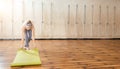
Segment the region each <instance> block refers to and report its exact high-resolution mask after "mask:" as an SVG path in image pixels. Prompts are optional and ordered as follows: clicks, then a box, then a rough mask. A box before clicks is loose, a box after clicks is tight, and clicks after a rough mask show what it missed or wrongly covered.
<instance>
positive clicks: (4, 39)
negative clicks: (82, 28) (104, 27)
mask: <svg viewBox="0 0 120 69" xmlns="http://www.w3.org/2000/svg"><path fill="white" fill-rule="evenodd" d="M0 40H20V39H0ZM35 40H120V38H36V39H35Z"/></svg>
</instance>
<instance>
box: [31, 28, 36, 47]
mask: <svg viewBox="0 0 120 69" xmlns="http://www.w3.org/2000/svg"><path fill="white" fill-rule="evenodd" d="M32 41H33V46H34V47H36V45H35V28H34V26H32Z"/></svg>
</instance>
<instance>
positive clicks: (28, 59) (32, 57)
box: [11, 48, 41, 66]
mask: <svg viewBox="0 0 120 69" xmlns="http://www.w3.org/2000/svg"><path fill="white" fill-rule="evenodd" d="M40 64H41V60H40V57H39V50H38V49H37V48H36V49H31V50H24V49H19V50H18V51H17V55H16V57H15V59H14V61H13V62H12V63H11V66H25V65H40Z"/></svg>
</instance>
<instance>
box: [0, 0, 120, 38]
mask: <svg viewBox="0 0 120 69" xmlns="http://www.w3.org/2000/svg"><path fill="white" fill-rule="evenodd" d="M0 1H1V4H2V6H5V7H0V10H1V11H2V12H1V14H0V15H1V16H0V39H9V38H20V28H21V25H22V23H23V22H24V21H25V20H27V19H31V20H32V21H33V23H34V25H35V28H36V38H43V39H44V38H120V31H119V30H120V8H119V7H120V5H119V3H120V0H4V1H2V0H0Z"/></svg>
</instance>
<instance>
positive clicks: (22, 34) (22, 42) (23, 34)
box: [21, 27, 25, 47]
mask: <svg viewBox="0 0 120 69" xmlns="http://www.w3.org/2000/svg"><path fill="white" fill-rule="evenodd" d="M24 37H25V32H24V27H22V29H21V47H24Z"/></svg>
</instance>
